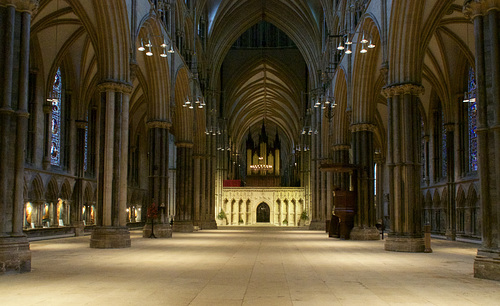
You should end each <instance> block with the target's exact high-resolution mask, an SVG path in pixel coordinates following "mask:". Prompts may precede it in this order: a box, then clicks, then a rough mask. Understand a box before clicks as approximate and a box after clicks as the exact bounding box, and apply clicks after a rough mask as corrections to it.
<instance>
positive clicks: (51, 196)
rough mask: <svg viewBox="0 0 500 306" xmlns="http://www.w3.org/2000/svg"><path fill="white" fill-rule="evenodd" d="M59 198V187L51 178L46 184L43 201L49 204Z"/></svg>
mask: <svg viewBox="0 0 500 306" xmlns="http://www.w3.org/2000/svg"><path fill="white" fill-rule="evenodd" d="M58 197H59V186H58V184H57V180H56V179H55V178H54V177H53V178H52V179H51V180H50V181H49V183H48V184H47V189H46V191H45V199H46V200H47V201H49V202H56V201H57V198H58Z"/></svg>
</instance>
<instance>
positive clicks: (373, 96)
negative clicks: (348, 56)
mask: <svg viewBox="0 0 500 306" xmlns="http://www.w3.org/2000/svg"><path fill="white" fill-rule="evenodd" d="M360 31H361V32H362V33H364V35H365V37H364V38H366V39H368V40H370V39H371V40H372V42H373V43H374V44H375V45H376V46H380V35H379V31H378V28H377V25H376V24H375V21H374V20H373V19H371V18H369V17H366V18H365V20H364V21H363V24H362V25H361V27H360ZM362 38H363V37H362V34H358V35H357V41H358V45H357V46H356V50H353V54H352V55H354V69H353V75H357V76H359V77H357V78H353V85H352V93H353V105H352V120H351V121H352V123H353V124H355V123H374V114H375V112H376V109H377V100H378V99H377V97H378V95H380V92H381V90H382V87H383V86H384V85H385V80H384V79H383V78H382V79H381V80H382V82H379V81H378V79H379V67H380V65H381V62H382V51H381V48H380V47H378V48H375V49H372V50H369V49H368V48H367V46H366V45H365V48H367V50H368V52H367V53H366V54H361V53H360V52H359V50H358V49H359V48H360V47H361V46H360V45H359V41H361V39H362Z"/></svg>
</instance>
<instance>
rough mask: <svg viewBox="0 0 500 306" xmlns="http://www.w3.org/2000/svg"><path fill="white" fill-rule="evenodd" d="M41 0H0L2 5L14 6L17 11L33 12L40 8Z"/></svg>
mask: <svg viewBox="0 0 500 306" xmlns="http://www.w3.org/2000/svg"><path fill="white" fill-rule="evenodd" d="M39 2H40V1H39V0H0V6H13V7H15V9H16V10H17V11H21V12H28V13H33V12H35V11H36V10H37V9H38V5H39Z"/></svg>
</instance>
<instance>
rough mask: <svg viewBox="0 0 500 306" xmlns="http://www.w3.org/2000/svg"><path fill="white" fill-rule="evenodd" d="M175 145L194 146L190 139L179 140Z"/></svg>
mask: <svg viewBox="0 0 500 306" xmlns="http://www.w3.org/2000/svg"><path fill="white" fill-rule="evenodd" d="M175 146H176V147H178V148H192V147H194V144H193V143H192V142H190V141H179V142H176V143H175Z"/></svg>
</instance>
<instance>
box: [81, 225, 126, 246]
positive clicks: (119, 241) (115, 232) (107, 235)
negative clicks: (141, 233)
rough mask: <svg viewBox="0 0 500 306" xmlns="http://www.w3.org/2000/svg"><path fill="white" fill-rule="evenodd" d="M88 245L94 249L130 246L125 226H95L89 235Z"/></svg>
mask: <svg viewBox="0 0 500 306" xmlns="http://www.w3.org/2000/svg"><path fill="white" fill-rule="evenodd" d="M90 247H91V248H95V249H120V248H129V247H130V231H129V229H128V228H127V227H111V226H102V227H95V228H94V230H93V231H92V236H91V237H90Z"/></svg>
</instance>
